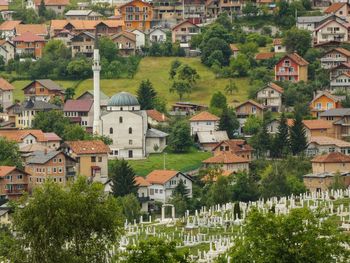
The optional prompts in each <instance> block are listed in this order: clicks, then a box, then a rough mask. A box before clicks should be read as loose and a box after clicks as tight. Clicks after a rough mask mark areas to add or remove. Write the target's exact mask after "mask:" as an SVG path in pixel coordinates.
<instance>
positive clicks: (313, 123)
mask: <svg viewBox="0 0 350 263" xmlns="http://www.w3.org/2000/svg"><path fill="white" fill-rule="evenodd" d="M293 124H294V120H293V119H287V125H288V126H289V127H292V126H293ZM303 124H304V126H305V127H306V128H308V129H309V130H319V129H330V128H332V126H333V123H332V122H331V121H326V120H303Z"/></svg>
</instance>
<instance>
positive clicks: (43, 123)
mask: <svg viewBox="0 0 350 263" xmlns="http://www.w3.org/2000/svg"><path fill="white" fill-rule="evenodd" d="M67 125H70V122H69V119H68V118H66V117H64V115H63V113H62V112H61V111H58V110H51V111H41V112H38V113H37V114H36V115H35V117H34V120H33V122H32V127H33V129H39V130H42V131H43V132H54V133H56V134H57V135H58V136H60V137H63V134H64V131H65V127H66V126H67Z"/></svg>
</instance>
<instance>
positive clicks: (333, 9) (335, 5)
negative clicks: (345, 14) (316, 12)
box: [324, 3, 347, 14]
mask: <svg viewBox="0 0 350 263" xmlns="http://www.w3.org/2000/svg"><path fill="white" fill-rule="evenodd" d="M346 4H347V3H333V4H332V5H330V6H329V7H328V8H327V9H326V10H324V12H325V13H326V14H332V13H335V12H337V11H338V10H339V9H340V8H342V7H343V6H344V5H346Z"/></svg>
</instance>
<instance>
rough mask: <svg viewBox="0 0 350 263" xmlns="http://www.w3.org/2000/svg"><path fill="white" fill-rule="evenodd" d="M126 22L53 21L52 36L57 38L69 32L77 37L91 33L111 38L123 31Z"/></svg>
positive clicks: (110, 20)
mask: <svg viewBox="0 0 350 263" xmlns="http://www.w3.org/2000/svg"><path fill="white" fill-rule="evenodd" d="M123 26H124V22H123V21H121V20H115V19H108V20H78V19H73V20H51V25H50V36H55V35H56V34H57V33H59V32H61V31H62V30H68V31H69V32H71V33H72V34H74V35H76V34H79V33H81V32H89V33H91V34H92V35H96V33H97V34H98V35H101V36H109V35H112V34H116V33H118V32H120V31H122V27H123Z"/></svg>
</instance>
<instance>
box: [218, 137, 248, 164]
mask: <svg viewBox="0 0 350 263" xmlns="http://www.w3.org/2000/svg"><path fill="white" fill-rule="evenodd" d="M253 151H254V149H253V147H252V146H250V145H249V144H248V143H247V141H246V140H242V139H231V140H225V141H222V142H220V143H218V144H217V145H216V146H215V147H214V148H213V153H214V156H216V155H220V154H222V153H224V152H228V153H232V154H235V155H237V156H239V157H242V158H245V159H247V160H252V159H253Z"/></svg>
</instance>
